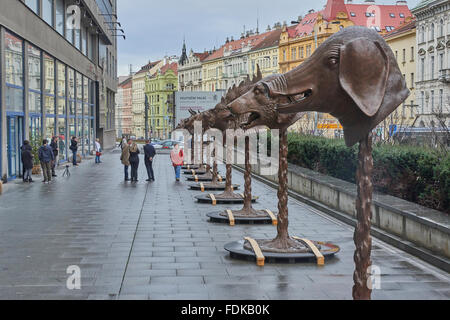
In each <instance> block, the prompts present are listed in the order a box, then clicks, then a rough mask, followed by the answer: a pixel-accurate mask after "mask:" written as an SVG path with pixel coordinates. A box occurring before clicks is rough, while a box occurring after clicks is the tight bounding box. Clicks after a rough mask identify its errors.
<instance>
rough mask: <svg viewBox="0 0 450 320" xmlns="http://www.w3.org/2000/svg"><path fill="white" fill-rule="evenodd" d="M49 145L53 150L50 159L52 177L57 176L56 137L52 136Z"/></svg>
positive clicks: (57, 150)
mask: <svg viewBox="0 0 450 320" xmlns="http://www.w3.org/2000/svg"><path fill="white" fill-rule="evenodd" d="M50 147H51V148H52V151H53V157H54V159H53V161H52V177H57V175H56V172H55V167H56V164H57V163H58V154H59V149H58V137H53V138H52V142H51V143H50Z"/></svg>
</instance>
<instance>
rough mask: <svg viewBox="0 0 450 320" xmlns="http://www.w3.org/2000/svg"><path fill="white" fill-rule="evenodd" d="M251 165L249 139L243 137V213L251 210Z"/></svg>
mask: <svg viewBox="0 0 450 320" xmlns="http://www.w3.org/2000/svg"><path fill="white" fill-rule="evenodd" d="M251 172H252V165H251V164H250V137H249V136H245V172H244V181H245V182H244V208H243V209H242V210H243V211H250V210H252V177H251Z"/></svg>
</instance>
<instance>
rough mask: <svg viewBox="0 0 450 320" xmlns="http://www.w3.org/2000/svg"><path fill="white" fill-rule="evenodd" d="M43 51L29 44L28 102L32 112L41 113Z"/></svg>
mask: <svg viewBox="0 0 450 320" xmlns="http://www.w3.org/2000/svg"><path fill="white" fill-rule="evenodd" d="M41 80H42V79H41V51H40V50H39V49H37V48H35V47H33V46H31V45H28V104H29V112H30V113H36V114H40V113H41V93H42V92H41Z"/></svg>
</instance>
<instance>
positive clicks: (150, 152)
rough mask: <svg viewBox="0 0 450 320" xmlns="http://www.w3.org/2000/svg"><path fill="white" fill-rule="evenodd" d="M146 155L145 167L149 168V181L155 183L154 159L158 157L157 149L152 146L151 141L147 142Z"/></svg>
mask: <svg viewBox="0 0 450 320" xmlns="http://www.w3.org/2000/svg"><path fill="white" fill-rule="evenodd" d="M144 153H145V156H144V157H145V167H146V168H147V175H148V179H147V181H155V174H154V172H153V159H154V158H155V155H156V150H155V148H154V147H153V146H152V145H151V144H150V140H147V141H146V145H145V146H144Z"/></svg>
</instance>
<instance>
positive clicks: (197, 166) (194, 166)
mask: <svg viewBox="0 0 450 320" xmlns="http://www.w3.org/2000/svg"><path fill="white" fill-rule="evenodd" d="M198 168H200V166H199V165H198V164H193V165H189V168H188V166H187V165H186V166H182V167H181V169H183V170H191V169H192V170H197V169H198Z"/></svg>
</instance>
